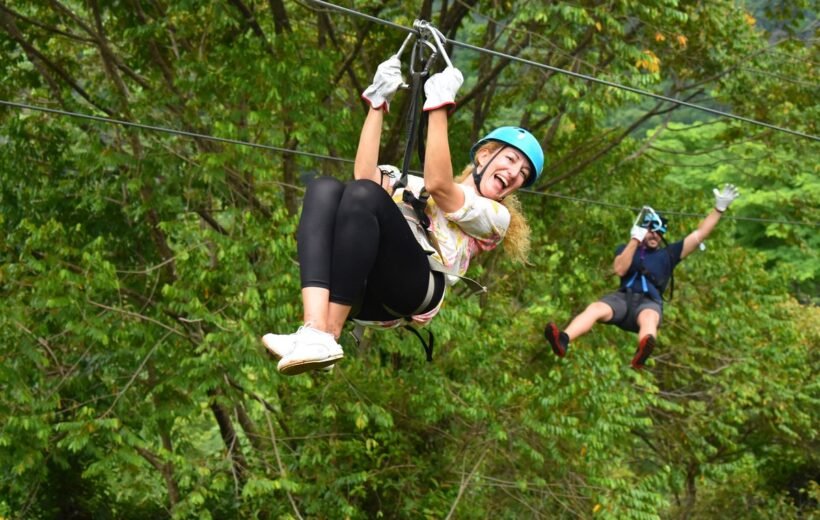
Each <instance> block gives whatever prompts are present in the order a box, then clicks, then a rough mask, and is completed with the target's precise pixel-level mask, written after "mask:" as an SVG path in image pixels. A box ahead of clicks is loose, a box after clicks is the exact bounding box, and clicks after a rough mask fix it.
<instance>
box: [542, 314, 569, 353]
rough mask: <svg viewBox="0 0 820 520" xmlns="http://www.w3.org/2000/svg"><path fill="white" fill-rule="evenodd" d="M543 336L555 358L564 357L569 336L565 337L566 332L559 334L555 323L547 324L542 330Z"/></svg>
mask: <svg viewBox="0 0 820 520" xmlns="http://www.w3.org/2000/svg"><path fill="white" fill-rule="evenodd" d="M544 336H545V337H546V338H547V341H549V344H550V346H551V347H552V351H553V352H555V355H556V356H558V357H564V356H565V355H566V353H567V349H568V348H569V336H567V334H566V332H561V331H560V330H558V327H557V326H556V325H555V323H553V322H549V323H547V326H546V327H545V328H544Z"/></svg>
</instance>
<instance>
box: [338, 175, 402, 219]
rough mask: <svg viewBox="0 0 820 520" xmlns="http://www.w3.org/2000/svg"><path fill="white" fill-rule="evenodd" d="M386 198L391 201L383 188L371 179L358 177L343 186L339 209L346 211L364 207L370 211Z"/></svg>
mask: <svg viewBox="0 0 820 520" xmlns="http://www.w3.org/2000/svg"><path fill="white" fill-rule="evenodd" d="M386 200H389V201H390V202H391V203H392V200H391V199H390V196H389V195H388V194H387V192H386V191H384V188H382V187H381V186H379V185H378V184H376V183H375V182H373V181H371V180H368V179H359V180H355V181H353V182H350V183H348V184H347V185H346V186H345V191H344V195H343V196H342V202H341V208H340V209H343V210H346V211H351V210H352V211H356V210H362V209H365V210H368V211H371V212H372V211H374V210H375V209H376V208H378V207H379V205H380V204H383V203H384V202H385V201H386Z"/></svg>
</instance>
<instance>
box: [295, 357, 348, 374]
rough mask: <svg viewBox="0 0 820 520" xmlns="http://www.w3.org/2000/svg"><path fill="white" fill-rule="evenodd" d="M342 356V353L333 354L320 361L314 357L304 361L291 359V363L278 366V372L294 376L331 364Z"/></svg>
mask: <svg viewBox="0 0 820 520" xmlns="http://www.w3.org/2000/svg"><path fill="white" fill-rule="evenodd" d="M343 357H344V353H342V354H337V355H335V356H330V357H328V358H325V359H322V360H320V361H317V360H315V359H310V360H305V361H293V362H291V363H288V364H287V365H284V366H282V367H279V373H280V374H282V375H286V376H295V375H298V374H301V373H304V372H309V371H311V370H319V369H323V368H325V367H326V366H329V365H333V364H334V363H336V362H337V361H339V360H340V359H342V358H343Z"/></svg>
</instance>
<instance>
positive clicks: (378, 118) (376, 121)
mask: <svg viewBox="0 0 820 520" xmlns="http://www.w3.org/2000/svg"><path fill="white" fill-rule="evenodd" d="M383 122H384V112H382V111H381V110H377V109H375V108H371V109H370V110H368V111H367V117H366V118H365V120H364V124H363V125H362V131H361V133H360V134H359V147H358V148H357V149H356V160H355V161H354V163H353V177H354V178H355V179H357V180H359V179H370V180H371V181H373V182H376V183H380V182H381V175H380V174H379V168H378V165H379V147H380V146H381V137H382V123H383Z"/></svg>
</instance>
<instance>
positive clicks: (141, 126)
mask: <svg viewBox="0 0 820 520" xmlns="http://www.w3.org/2000/svg"><path fill="white" fill-rule="evenodd" d="M0 105H5V106H9V107H14V108H19V109H26V110H33V111H36V112H46V113H50V114H57V115H61V116H68V117H77V118H80V119H89V120H92V121H98V122H101V123H108V124H115V125H121V126H125V127H132V128H138V129H141V130H150V131H154V132H161V133H166V134H172V135H180V136H184V137H193V138H197V139H205V140H208V141H216V142H220V143H227V144H233V145H238V146H249V147H252V148H261V149H264V150H271V151H274V152H279V153H285V154H294V155H303V156H306V157H312V158H315V159H323V160H329V161H338V162H344V163H349V164H353V163H354V162H355V161H354V160H353V159H345V158H343V157H333V156H331V155H322V154H318V153H311V152H303V151H301V150H294V149H291V148H281V147H278V146H271V145H266V144H259V143H252V142H249V141H242V140H239V139H228V138H224V137H215V136H212V135H208V134H200V133H196V132H188V131H185V130H175V129H173V128H166V127H162V126H156V125H146V124H142V123H134V122H131V121H125V120H122V119H112V118H108V117H102V116H94V115H89V114H81V113H79V112H69V111H67V110H58V109H56V108H48V107H42V106H37V105H29V104H25V103H15V102H12V101H6V100H3V99H0ZM410 171H411V172H412V173H422V172H419V171H415V170H410ZM519 191H520V192H522V193H530V194H534V195H540V196H542V197H552V198H558V199H565V200H571V201H574V202H580V203H582V204H590V205H597V206H604V207H610V208H617V209H625V210H629V211H632V212H634V211H636V210H637V209H640V208H634V207H631V206H625V205H622V204H614V203H611V202H602V201H597V200H592V199H584V198H580V197H570V196H568V195H561V194H559V193H545V192H541V191H535V190H531V189H527V188H523V189H520V190H519ZM661 213H664V214H668V215H678V216H684V217H697V218H701V217H703V215H699V214H697V213H686V212H682V211H674V210H661ZM723 218H724V219H729V220H739V221H749V222H761V223H769V224H786V225H792V226H810V227H818V226H820V222H800V221H797V220H778V219H766V218H756V217H736V216H733V215H725V216H724V217H723Z"/></svg>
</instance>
